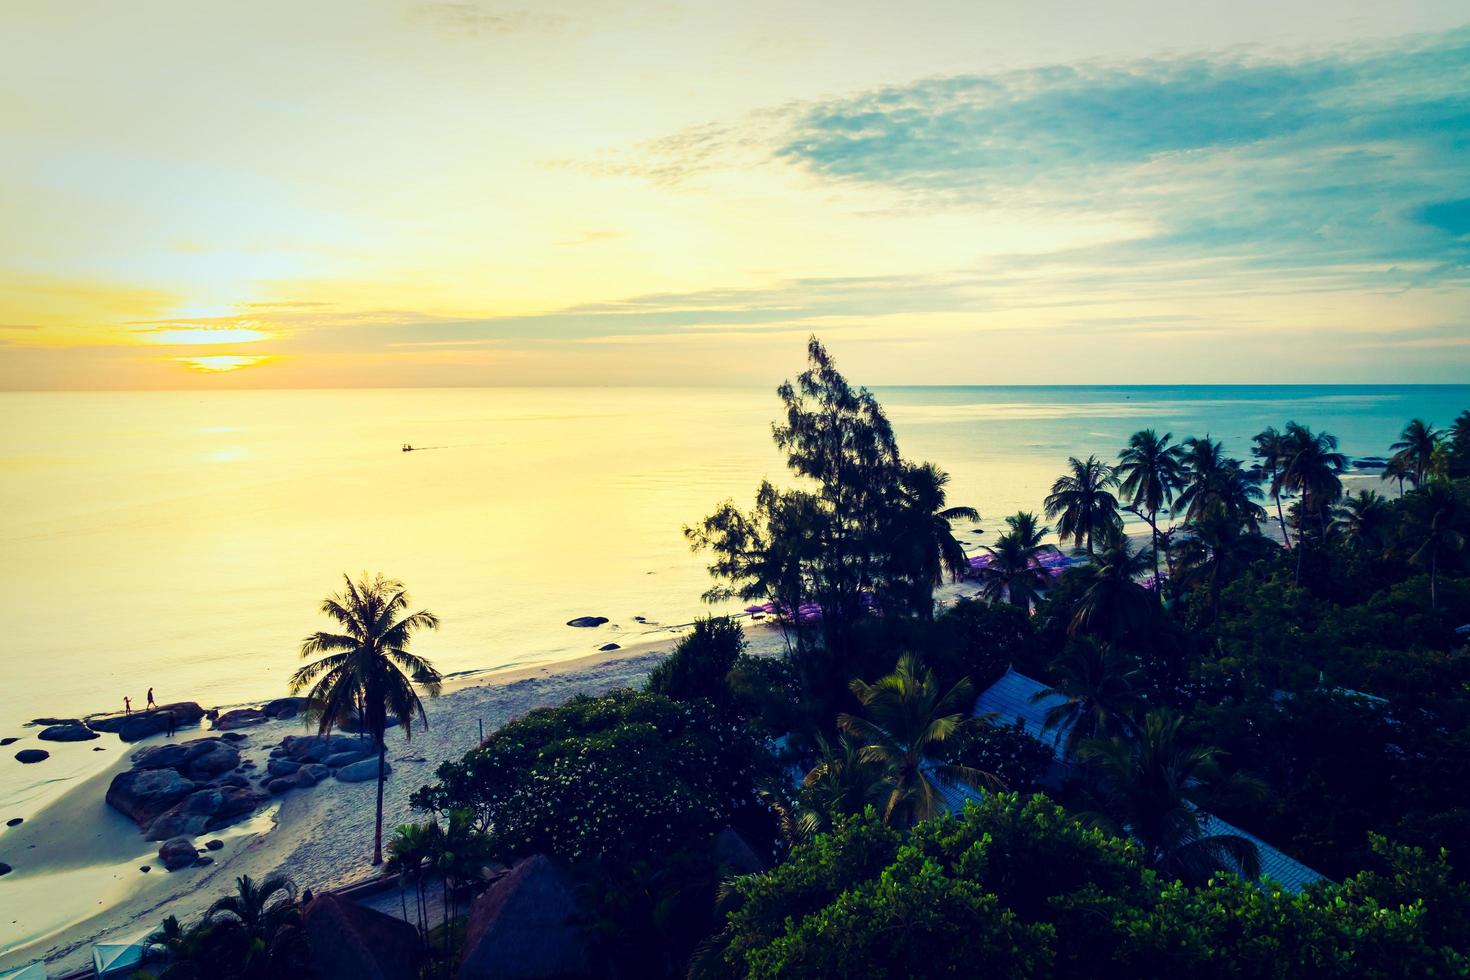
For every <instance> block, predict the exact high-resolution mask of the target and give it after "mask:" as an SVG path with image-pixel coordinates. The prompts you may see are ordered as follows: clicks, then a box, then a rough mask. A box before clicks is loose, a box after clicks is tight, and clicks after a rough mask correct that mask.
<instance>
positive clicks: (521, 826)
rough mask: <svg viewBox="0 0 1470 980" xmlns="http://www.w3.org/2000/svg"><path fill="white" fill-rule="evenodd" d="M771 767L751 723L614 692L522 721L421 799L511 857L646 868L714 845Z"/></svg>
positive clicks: (445, 769)
mask: <svg viewBox="0 0 1470 980" xmlns="http://www.w3.org/2000/svg"><path fill="white" fill-rule="evenodd" d="M767 764H769V759H768V756H767V754H766V752H765V751H764V749H763V748H761V746H760V745H759V744H757V742H756V741H755V740H754V739H753V738H752V737H751V736H750V735H749V734H748V733H747V732H746V731H745V730H744V728H743V726H740V725H738V724H736V723H732V722H730V721H726V720H722V719H721V718H720V717H719V716H718V715H717V714H716V713H715V712H714V711H713V710H712V709H711V708H710V707H709V706H708V705H706V704H703V703H701V702H695V703H681V702H677V701H671V700H669V699H668V698H666V697H663V696H661V695H657V694H647V693H641V692H636V691H632V690H619V691H614V692H613V693H611V694H608V695H606V696H604V697H600V698H589V697H579V698H576V699H574V700H572V701H570V702H568V703H567V704H565V705H562V706H561V707H558V708H542V709H539V710H536V711H533V712H531V713H530V714H528V715H526V716H525V717H524V718H520V719H517V720H516V721H512V722H510V723H509V724H507V725H505V726H504V727H503V728H501V729H500V730H499V731H497V732H496V733H495V734H494V735H492V736H491V737H489V738H488V739H486V740H485V743H484V745H482V746H481V747H480V748H477V749H475V750H473V751H471V752H469V753H468V754H467V755H466V756H465V757H464V759H463V760H461V761H459V762H446V763H444V764H443V765H441V766H440V767H439V769H438V772H437V773H436V775H437V776H438V778H439V782H438V783H437V784H435V785H432V786H425V787H424V788H422V789H420V790H419V791H418V792H417V793H415V794H414V796H413V803H414V805H415V806H417V807H419V808H421V809H426V810H432V811H436V812H441V813H442V812H447V811H449V810H453V809H458V808H469V809H472V810H473V811H474V812H475V813H476V815H477V819H478V823H479V825H480V827H481V828H482V829H483V830H485V831H486V833H487V834H488V835H489V838H490V845H491V848H492V850H493V851H494V852H495V853H496V854H498V855H500V856H501V857H503V858H511V857H514V856H516V855H523V854H530V853H536V852H543V853H547V854H553V855H556V856H559V857H562V858H566V859H568V860H573V861H576V860H586V859H613V860H639V859H643V858H648V857H653V856H656V855H662V854H667V853H668V852H670V851H672V850H675V849H677V848H680V847H683V846H686V845H688V844H689V843H690V842H692V841H695V840H698V839H707V838H708V837H709V835H711V834H713V833H715V832H717V831H718V830H719V829H720V828H721V827H723V826H725V825H726V824H728V823H729V822H730V819H731V817H732V816H733V815H734V814H735V813H736V812H737V811H739V810H741V809H742V808H744V807H749V806H754V805H757V798H756V793H755V786H756V782H757V778H758V776H759V775H760V772H761V770H762V767H763V766H765V765H767Z"/></svg>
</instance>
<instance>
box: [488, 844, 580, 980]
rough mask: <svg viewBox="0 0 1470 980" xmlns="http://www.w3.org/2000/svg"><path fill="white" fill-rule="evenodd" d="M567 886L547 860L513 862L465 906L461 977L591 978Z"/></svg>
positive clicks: (533, 858)
mask: <svg viewBox="0 0 1470 980" xmlns="http://www.w3.org/2000/svg"><path fill="white" fill-rule="evenodd" d="M576 918H577V902H576V897H575V896H574V895H573V893H572V889H571V886H570V885H568V884H567V882H566V880H565V879H564V878H563V877H562V874H561V872H560V871H559V870H558V869H557V867H556V865H555V864H553V863H552V861H551V859H550V858H548V857H546V856H545V855H544V854H536V855H533V856H531V857H528V858H526V859H525V860H523V861H521V862H519V863H518V864H516V866H515V867H513V868H511V869H510V872H509V873H508V874H506V875H505V876H504V877H502V878H501V879H500V880H499V881H497V882H495V884H493V885H491V886H490V887H489V888H488V889H487V890H486V891H485V893H484V894H483V895H481V896H480V897H479V898H478V899H476V900H475V904H474V907H473V908H471V909H470V924H469V928H468V931H467V932H466V935H465V944H464V958H463V960H462V961H461V962H460V968H459V978H460V980H492V978H493V980H571V978H576V977H590V976H592V975H593V969H592V962H593V961H592V949H591V945H590V943H589V942H588V939H587V935H586V933H584V932H583V931H582V929H581V928H580V927H579V926H578V925H577V924H576Z"/></svg>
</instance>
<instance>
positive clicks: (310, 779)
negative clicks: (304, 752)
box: [296, 762, 332, 789]
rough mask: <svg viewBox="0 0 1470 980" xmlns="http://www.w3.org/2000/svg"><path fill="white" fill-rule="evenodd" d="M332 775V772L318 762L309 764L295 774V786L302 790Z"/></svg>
mask: <svg viewBox="0 0 1470 980" xmlns="http://www.w3.org/2000/svg"><path fill="white" fill-rule="evenodd" d="M331 774H332V770H330V769H328V768H327V767H326V766H324V765H322V764H321V763H319V762H309V763H307V764H306V765H304V766H302V767H301V768H300V769H299V770H298V771H297V773H296V785H297V786H300V787H302V788H303V789H305V788H307V787H310V786H315V785H316V784H317V783H319V782H321V781H322V780H323V779H326V778H327V777H328V776H330V775H331Z"/></svg>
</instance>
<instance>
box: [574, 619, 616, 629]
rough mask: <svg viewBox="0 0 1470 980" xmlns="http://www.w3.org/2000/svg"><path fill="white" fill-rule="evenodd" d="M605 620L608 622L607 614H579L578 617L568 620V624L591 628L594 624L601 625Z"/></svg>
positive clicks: (579, 627)
mask: <svg viewBox="0 0 1470 980" xmlns="http://www.w3.org/2000/svg"><path fill="white" fill-rule="evenodd" d="M605 622H607V617H606V616H578V617H577V618H576V619H569V620H567V625H568V626H575V627H577V628H578V629H591V628H592V627H594V626H601V625H602V624H603V623H605Z"/></svg>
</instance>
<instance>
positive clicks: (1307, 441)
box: [1281, 422, 1347, 535]
mask: <svg viewBox="0 0 1470 980" xmlns="http://www.w3.org/2000/svg"><path fill="white" fill-rule="evenodd" d="M1284 440H1285V443H1286V449H1287V455H1286V457H1285V459H1284V460H1283V462H1282V467H1281V485H1282V486H1283V487H1285V488H1286V489H1288V490H1292V491H1295V492H1297V493H1300V494H1301V495H1302V512H1303V515H1304V516H1306V517H1315V518H1316V519H1317V521H1318V522H1319V526H1320V528H1321V531H1322V533H1323V534H1324V535H1325V534H1326V533H1327V517H1328V513H1329V508H1331V506H1332V505H1333V504H1335V503H1336V502H1337V501H1338V500H1339V499H1340V498H1341V497H1342V471H1343V470H1344V469H1346V468H1347V457H1346V456H1344V455H1343V454H1342V453H1340V452H1338V451H1337V436H1334V435H1333V434H1332V433H1330V432H1313V431H1312V430H1311V429H1309V428H1307V427H1306V426H1305V425H1299V424H1297V423H1296V422H1290V423H1287V426H1286V434H1285V437H1284Z"/></svg>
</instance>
